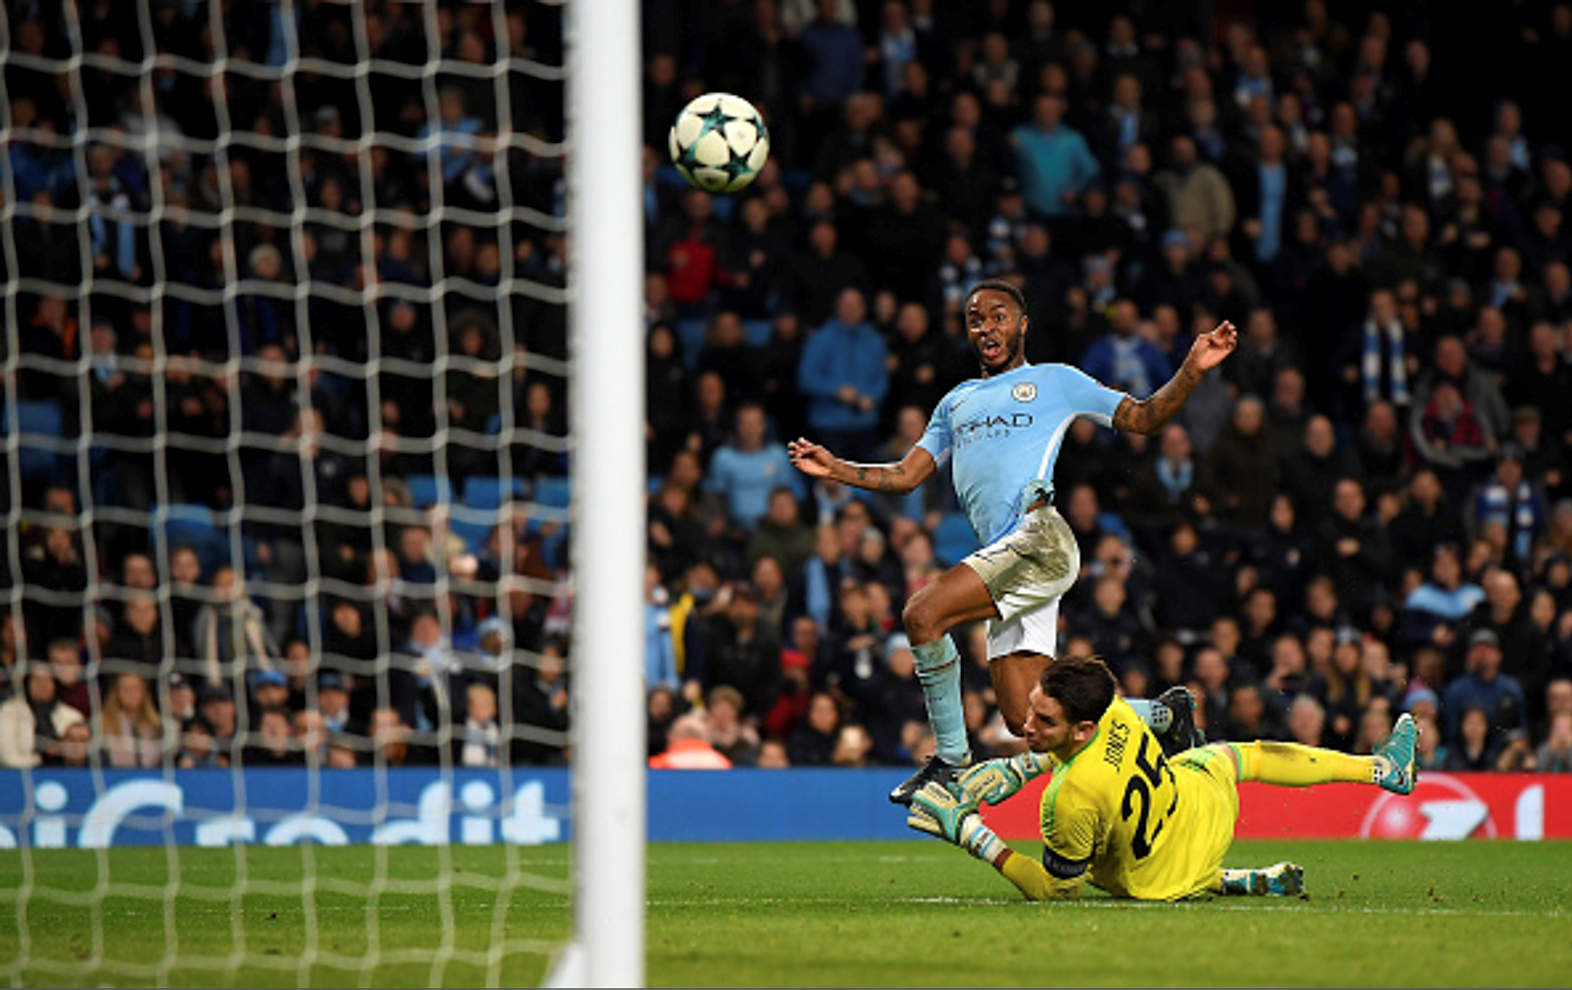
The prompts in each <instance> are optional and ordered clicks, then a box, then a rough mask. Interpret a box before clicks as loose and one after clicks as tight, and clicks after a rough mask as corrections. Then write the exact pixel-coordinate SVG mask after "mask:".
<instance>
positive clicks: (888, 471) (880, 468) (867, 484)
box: [852, 464, 905, 492]
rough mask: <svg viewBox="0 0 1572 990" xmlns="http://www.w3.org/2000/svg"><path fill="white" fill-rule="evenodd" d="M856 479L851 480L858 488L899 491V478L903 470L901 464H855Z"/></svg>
mask: <svg viewBox="0 0 1572 990" xmlns="http://www.w3.org/2000/svg"><path fill="white" fill-rule="evenodd" d="M854 466H855V467H856V469H857V472H856V480H855V481H853V482H852V484H855V485H856V486H857V487H858V488H866V489H868V490H869V491H876V492H901V491H905V489H904V488H902V487H901V484H900V482H901V480H902V477H903V475H904V474H905V472H904V471H903V470H902V468H901V465H899V464H894V465H886V464H857V465H854Z"/></svg>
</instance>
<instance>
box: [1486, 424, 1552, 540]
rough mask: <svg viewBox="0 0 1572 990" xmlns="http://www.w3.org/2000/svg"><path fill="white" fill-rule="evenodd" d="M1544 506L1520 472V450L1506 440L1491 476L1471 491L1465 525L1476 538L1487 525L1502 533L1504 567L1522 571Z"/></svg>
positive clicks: (1535, 488)
mask: <svg viewBox="0 0 1572 990" xmlns="http://www.w3.org/2000/svg"><path fill="white" fill-rule="evenodd" d="M1546 514H1547V506H1546V502H1545V494H1544V490H1543V488H1542V487H1541V486H1540V485H1539V484H1537V483H1536V482H1535V481H1533V480H1532V479H1529V478H1526V477H1525V476H1524V473H1523V449H1522V448H1521V447H1519V446H1518V445H1517V444H1516V443H1514V442H1511V441H1508V442H1507V443H1504V444H1502V445H1501V448H1500V452H1499V454H1498V456H1497V457H1496V469H1495V472H1494V474H1492V475H1491V476H1490V477H1487V478H1486V479H1484V480H1483V481H1482V482H1481V483H1480V484H1479V486H1478V487H1477V488H1476V489H1475V490H1474V496H1473V499H1472V500H1471V501H1470V503H1469V512H1468V515H1467V523H1468V528H1469V532H1470V534H1471V535H1472V536H1474V537H1478V536H1479V535H1480V534H1481V533H1483V532H1484V531H1485V530H1486V529H1487V528H1488V527H1490V526H1500V527H1501V528H1502V529H1504V530H1505V537H1506V548H1505V549H1506V560H1505V565H1506V566H1507V567H1508V568H1510V569H1512V570H1523V569H1525V568H1527V566H1528V564H1529V556H1530V553H1531V551H1532V550H1533V547H1534V542H1535V540H1537V539H1538V537H1539V534H1540V533H1541V532H1542V531H1543V530H1544V528H1545V522H1546V519H1545V517H1546Z"/></svg>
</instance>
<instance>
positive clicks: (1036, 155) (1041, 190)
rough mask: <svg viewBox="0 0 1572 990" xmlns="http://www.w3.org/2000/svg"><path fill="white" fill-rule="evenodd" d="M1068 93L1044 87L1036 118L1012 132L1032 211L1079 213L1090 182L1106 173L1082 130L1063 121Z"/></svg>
mask: <svg viewBox="0 0 1572 990" xmlns="http://www.w3.org/2000/svg"><path fill="white" fill-rule="evenodd" d="M1066 109H1067V105H1066V102H1065V99H1064V97H1063V96H1060V95H1058V94H1056V93H1041V94H1039V95H1038V96H1037V97H1036V98H1035V99H1034V100H1033V101H1032V119H1031V121H1030V122H1029V123H1024V124H1021V125H1020V126H1019V127H1017V128H1015V129H1014V130H1012V131H1011V132H1010V146H1011V148H1012V149H1013V150H1014V154H1015V169H1016V174H1017V176H1018V177H1019V178H1020V180H1021V191H1022V193H1023V194H1024V195H1025V197H1026V205H1027V207H1028V208H1029V209H1030V210H1031V211H1032V213H1033V214H1034V215H1035V216H1037V217H1039V218H1041V219H1044V220H1048V221H1059V220H1063V219H1065V218H1069V217H1073V216H1075V214H1076V204H1077V203H1078V201H1079V200H1080V198H1081V193H1082V192H1083V191H1084V190H1085V189H1086V187H1087V186H1088V185H1090V184H1091V183H1093V182H1096V181H1097V180H1098V179H1099V177H1100V176H1101V174H1102V169H1101V167H1100V166H1099V165H1098V164H1097V159H1096V158H1095V157H1093V156H1092V152H1091V148H1090V147H1089V146H1088V145H1087V143H1086V138H1085V137H1083V136H1082V135H1081V132H1080V131H1077V130H1076V129H1075V128H1073V127H1070V126H1069V125H1068V124H1065V123H1063V121H1064V117H1065V111H1066Z"/></svg>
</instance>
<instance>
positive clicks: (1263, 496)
mask: <svg viewBox="0 0 1572 990" xmlns="http://www.w3.org/2000/svg"><path fill="white" fill-rule="evenodd" d="M1205 479H1206V480H1205V484H1206V487H1207V490H1208V491H1211V492H1216V493H1217V496H1216V497H1217V503H1218V504H1217V514H1218V517H1219V518H1220V519H1223V520H1225V521H1228V522H1231V523H1234V524H1236V525H1239V526H1242V527H1251V526H1258V525H1260V522H1261V520H1263V519H1265V518H1266V514H1267V509H1268V507H1269V506H1270V505H1271V500H1272V494H1273V492H1274V491H1275V489H1276V486H1277V454H1276V452H1275V451H1273V450H1272V447H1271V439H1270V438H1269V437H1268V436H1267V433H1266V406H1265V403H1264V402H1262V400H1261V399H1259V398H1257V397H1256V396H1253V395H1246V396H1244V397H1242V398H1240V399H1239V401H1238V402H1237V403H1236V404H1235V405H1234V412H1233V417H1232V419H1231V420H1230V421H1229V424H1228V426H1227V428H1225V429H1224V430H1223V433H1222V435H1221V436H1220V437H1218V439H1217V442H1216V443H1215V444H1213V445H1212V449H1211V450H1210V451H1208V452H1207V457H1206V473H1205Z"/></svg>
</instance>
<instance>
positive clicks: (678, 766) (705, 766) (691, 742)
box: [649, 712, 732, 770]
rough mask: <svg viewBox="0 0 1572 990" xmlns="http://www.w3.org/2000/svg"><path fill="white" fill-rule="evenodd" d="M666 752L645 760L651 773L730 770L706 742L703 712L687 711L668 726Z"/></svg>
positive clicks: (722, 758) (707, 736)
mask: <svg viewBox="0 0 1572 990" xmlns="http://www.w3.org/2000/svg"><path fill="white" fill-rule="evenodd" d="M666 740H667V741H666V749H665V750H664V751H663V752H661V753H658V754H656V755H655V756H651V757H650V758H649V766H650V769H651V770H730V769H731V767H732V763H731V760H729V759H727V758H726V755H725V754H724V753H722V752H720V751H719V750H717V749H716V748H715V747H714V746H712V745H710V741H709V726H708V724H707V720H706V719H705V716H704V713H703V712H688V713H687V714H685V715H681V716H679V717H678V718H677V720H676V721H674V722H672V724H671V731H670V732H669V733H668V734H667V736H666Z"/></svg>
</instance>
